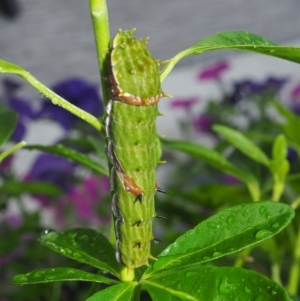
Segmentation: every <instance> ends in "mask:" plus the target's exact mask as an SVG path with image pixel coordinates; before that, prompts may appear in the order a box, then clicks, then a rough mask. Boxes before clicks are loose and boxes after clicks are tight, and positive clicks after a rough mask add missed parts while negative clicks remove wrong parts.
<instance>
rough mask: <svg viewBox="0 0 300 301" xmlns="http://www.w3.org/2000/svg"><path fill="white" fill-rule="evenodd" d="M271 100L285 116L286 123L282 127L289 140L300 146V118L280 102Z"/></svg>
mask: <svg viewBox="0 0 300 301" xmlns="http://www.w3.org/2000/svg"><path fill="white" fill-rule="evenodd" d="M269 102H270V103H271V104H272V105H273V106H274V107H275V108H276V109H277V110H278V112H279V113H280V114H281V115H282V116H283V117H285V119H286V123H285V124H284V125H283V126H282V129H283V131H284V134H285V135H286V137H287V138H288V140H290V141H291V142H292V143H295V144H296V145H298V146H300V135H299V131H298V129H299V128H300V118H299V117H298V116H297V115H295V114H294V113H293V112H291V111H290V110H289V109H288V108H287V107H285V106H284V105H283V104H281V103H280V102H278V101H271V100H270V101H269Z"/></svg>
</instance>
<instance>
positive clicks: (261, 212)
mask: <svg viewBox="0 0 300 301" xmlns="http://www.w3.org/2000/svg"><path fill="white" fill-rule="evenodd" d="M259 213H260V214H261V215H265V214H266V213H267V208H266V207H265V206H261V207H260V209H259Z"/></svg>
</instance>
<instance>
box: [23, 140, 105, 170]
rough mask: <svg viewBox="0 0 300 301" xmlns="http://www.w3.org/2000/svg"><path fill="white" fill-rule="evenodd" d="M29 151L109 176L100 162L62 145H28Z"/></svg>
mask: <svg viewBox="0 0 300 301" xmlns="http://www.w3.org/2000/svg"><path fill="white" fill-rule="evenodd" d="M25 149H28V150H40V151H44V152H47V153H51V154H54V155H57V156H60V157H65V158H67V159H69V160H70V161H74V162H78V163H80V164H82V165H84V166H86V167H88V168H90V169H92V170H94V171H96V172H98V173H100V174H103V175H106V176H108V170H107V167H104V166H102V165H101V164H100V163H99V162H97V161H95V160H93V159H91V158H90V157H88V156H87V155H85V154H83V153H80V152H77V151H75V150H74V149H71V148H69V147H66V146H63V145H61V144H58V145H55V146H45V145H28V146H26V147H25Z"/></svg>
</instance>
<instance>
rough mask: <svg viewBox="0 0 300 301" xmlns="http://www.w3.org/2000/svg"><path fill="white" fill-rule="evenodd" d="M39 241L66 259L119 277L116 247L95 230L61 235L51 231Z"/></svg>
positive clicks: (82, 229)
mask: <svg viewBox="0 0 300 301" xmlns="http://www.w3.org/2000/svg"><path fill="white" fill-rule="evenodd" d="M39 241H40V243H41V244H42V245H44V246H46V247H48V248H50V249H52V250H53V251H55V252H57V253H60V254H62V255H64V256H66V257H69V258H72V259H74V260H77V261H79V262H83V263H86V264H89V265H91V266H93V267H96V268H98V269H100V270H103V271H106V272H109V273H112V274H114V275H116V276H118V275H119V272H118V264H117V261H116V259H115V249H114V247H113V246H112V245H111V244H110V243H109V241H108V240H107V238H106V237H104V236H103V235H102V234H100V233H98V232H97V231H95V230H92V229H84V228H78V229H72V230H67V231H64V232H60V233H59V232H56V231H51V232H47V233H45V234H44V235H42V236H41V237H40V239H39Z"/></svg>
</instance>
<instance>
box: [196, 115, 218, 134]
mask: <svg viewBox="0 0 300 301" xmlns="http://www.w3.org/2000/svg"><path fill="white" fill-rule="evenodd" d="M193 124H194V128H195V130H196V131H197V132H201V133H213V131H212V126H213V124H214V120H213V118H212V117H211V116H210V115H208V114H205V113H204V114H201V115H199V116H197V117H195V118H194V120H193Z"/></svg>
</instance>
